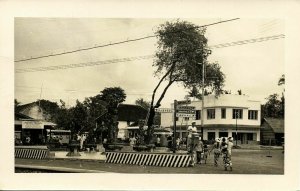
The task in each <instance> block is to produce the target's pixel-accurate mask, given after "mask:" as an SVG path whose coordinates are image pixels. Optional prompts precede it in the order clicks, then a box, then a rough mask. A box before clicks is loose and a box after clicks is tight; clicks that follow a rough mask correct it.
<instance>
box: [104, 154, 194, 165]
mask: <svg viewBox="0 0 300 191" xmlns="http://www.w3.org/2000/svg"><path fill="white" fill-rule="evenodd" d="M105 162H106V163H118V164H133V165H146V166H162V167H188V166H189V164H190V163H191V156H190V155H188V154H180V153H175V154H173V153H134V152H106V161H105Z"/></svg>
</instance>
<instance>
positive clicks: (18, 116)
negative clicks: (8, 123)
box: [15, 113, 33, 120]
mask: <svg viewBox="0 0 300 191" xmlns="http://www.w3.org/2000/svg"><path fill="white" fill-rule="evenodd" d="M22 119H33V118H32V117H29V116H27V115H24V114H22V113H15V120H22Z"/></svg>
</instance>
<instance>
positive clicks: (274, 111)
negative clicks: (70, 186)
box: [14, 18, 285, 174]
mask: <svg viewBox="0 0 300 191" xmlns="http://www.w3.org/2000/svg"><path fill="white" fill-rule="evenodd" d="M241 29H242V31H247V32H242V31H241ZM284 39H285V34H284V21H283V20H280V19H244V18H232V19H222V18H217V19H213V18H212V19H198V18H195V19H183V18H176V19H163V18H161V19H135V18H123V19H118V18H116V19H98V18H88V19H86V18H15V134H14V136H15V158H16V159H15V170H16V172H117V173H188V174H189V173H196V174H197V173H204V174H224V173H225V174H284V106H285V97H284V94H285V92H284V85H285V74H284ZM269 68H272V74H269V75H266V71H268V69H269ZM266 87H267V88H266ZM53 159H54V160H53ZM57 159H65V160H57ZM68 159H70V160H68ZM74 159H76V160H74ZM91 161H94V162H91ZM36 166H38V167H39V168H38V169H36V168H35V167H36Z"/></svg>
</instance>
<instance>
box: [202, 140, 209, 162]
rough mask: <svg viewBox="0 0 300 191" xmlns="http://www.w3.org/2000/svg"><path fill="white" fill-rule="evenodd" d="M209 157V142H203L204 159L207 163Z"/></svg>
mask: <svg viewBox="0 0 300 191" xmlns="http://www.w3.org/2000/svg"><path fill="white" fill-rule="evenodd" d="M207 157H208V145H207V144H203V160H204V164H206V161H207Z"/></svg>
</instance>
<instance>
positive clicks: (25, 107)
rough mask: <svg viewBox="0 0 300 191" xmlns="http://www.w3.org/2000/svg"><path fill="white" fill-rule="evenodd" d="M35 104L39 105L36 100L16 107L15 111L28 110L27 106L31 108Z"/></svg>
mask: <svg viewBox="0 0 300 191" xmlns="http://www.w3.org/2000/svg"><path fill="white" fill-rule="evenodd" d="M35 105H37V103H36V102H32V103H27V104H24V105H18V106H17V107H16V110H15V112H17V113H20V112H22V111H24V110H26V109H27V108H30V107H32V106H35Z"/></svg>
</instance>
